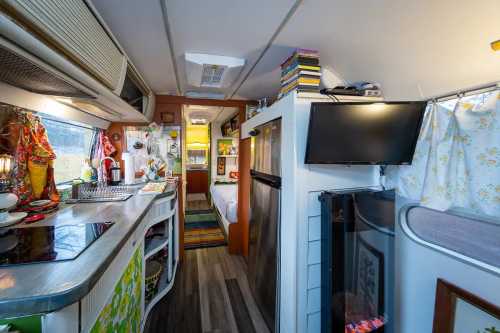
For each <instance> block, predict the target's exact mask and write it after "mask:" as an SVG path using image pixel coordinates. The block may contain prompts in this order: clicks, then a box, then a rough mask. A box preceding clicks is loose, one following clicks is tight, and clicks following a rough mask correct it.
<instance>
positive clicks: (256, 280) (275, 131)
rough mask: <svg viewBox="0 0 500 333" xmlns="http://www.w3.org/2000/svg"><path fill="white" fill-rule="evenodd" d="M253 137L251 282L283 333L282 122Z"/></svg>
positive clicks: (265, 312) (273, 328)
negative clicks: (281, 243) (280, 280)
mask: <svg viewBox="0 0 500 333" xmlns="http://www.w3.org/2000/svg"><path fill="white" fill-rule="evenodd" d="M250 134H251V136H252V162H251V163H252V165H251V170H250V173H251V176H252V183H251V195H250V240H249V257H248V280H249V284H250V289H251V291H252V293H253V296H254V298H255V301H256V303H257V305H258V306H259V309H260V311H261V313H262V315H263V317H264V320H265V321H266V323H267V326H268V327H269V329H270V330H271V331H272V332H279V320H278V315H279V272H280V269H279V257H280V253H279V249H280V246H279V244H280V236H279V235H280V218H281V214H280V209H281V204H280V200H281V193H280V192H281V119H277V120H274V121H271V122H269V123H266V124H264V125H261V126H259V127H257V128H255V129H254V130H253V131H252V132H251V133H250Z"/></svg>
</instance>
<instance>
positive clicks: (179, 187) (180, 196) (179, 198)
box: [177, 176, 184, 262]
mask: <svg viewBox="0 0 500 333" xmlns="http://www.w3.org/2000/svg"><path fill="white" fill-rule="evenodd" d="M177 178H178V179H179V181H178V182H177V202H178V206H177V207H178V209H179V212H178V214H179V261H181V262H182V261H183V260H184V201H183V198H184V195H183V194H184V193H183V191H182V177H181V176H178V177H177Z"/></svg>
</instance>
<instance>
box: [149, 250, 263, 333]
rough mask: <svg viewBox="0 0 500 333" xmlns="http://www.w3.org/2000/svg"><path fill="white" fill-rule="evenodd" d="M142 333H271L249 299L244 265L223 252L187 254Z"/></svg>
mask: <svg viewBox="0 0 500 333" xmlns="http://www.w3.org/2000/svg"><path fill="white" fill-rule="evenodd" d="M144 332H146V333H157V332H158V333H159V332H162V333H164V332H177V333H190V332H196V333H198V332H203V333H215V332H221V333H225V332H230V333H233V332H234V333H247V332H248V333H253V332H256V333H267V332H269V330H268V328H267V326H266V324H265V322H264V319H263V318H262V315H261V314H260V311H259V309H258V308H257V305H256V304H255V301H254V299H253V297H252V295H251V292H250V289H249V286H248V280H247V277H246V263H245V261H244V260H243V258H242V257H241V256H235V255H230V254H228V252H227V248H226V247H212V248H204V249H196V250H188V251H186V252H185V260H184V262H183V263H182V264H181V265H180V266H179V268H178V271H177V276H176V280H175V284H174V287H173V288H172V290H171V291H170V292H169V294H168V295H167V296H165V297H164V298H163V299H162V300H161V301H160V302H159V303H158V304H157V305H156V306H155V308H154V309H153V310H152V311H151V313H150V315H149V317H148V319H147V322H146V325H145V329H144Z"/></svg>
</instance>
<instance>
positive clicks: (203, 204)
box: [186, 193, 210, 212]
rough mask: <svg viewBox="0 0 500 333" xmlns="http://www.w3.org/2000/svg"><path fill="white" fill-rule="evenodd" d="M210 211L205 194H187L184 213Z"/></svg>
mask: <svg viewBox="0 0 500 333" xmlns="http://www.w3.org/2000/svg"><path fill="white" fill-rule="evenodd" d="M209 209H210V203H209V202H208V199H207V196H206V195H205V193H188V194H187V198H186V212H196V211H206V210H209Z"/></svg>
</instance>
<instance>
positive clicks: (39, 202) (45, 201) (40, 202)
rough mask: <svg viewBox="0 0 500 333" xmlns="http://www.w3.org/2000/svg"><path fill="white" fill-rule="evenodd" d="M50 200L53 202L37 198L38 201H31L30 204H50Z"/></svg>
mask: <svg viewBox="0 0 500 333" xmlns="http://www.w3.org/2000/svg"><path fill="white" fill-rule="evenodd" d="M50 202H51V201H50V200H36V201H32V202H30V203H29V205H30V206H31V207H41V206H45V205H48V204H49V203H50Z"/></svg>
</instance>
